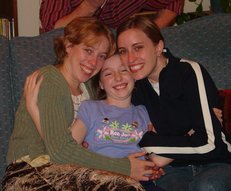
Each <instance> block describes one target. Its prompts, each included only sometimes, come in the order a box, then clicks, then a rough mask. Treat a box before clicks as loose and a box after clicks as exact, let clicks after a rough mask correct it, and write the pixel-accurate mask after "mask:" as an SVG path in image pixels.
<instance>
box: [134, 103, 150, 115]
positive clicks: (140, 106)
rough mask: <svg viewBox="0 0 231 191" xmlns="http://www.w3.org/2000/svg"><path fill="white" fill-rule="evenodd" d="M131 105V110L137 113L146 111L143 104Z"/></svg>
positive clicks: (145, 112)
mask: <svg viewBox="0 0 231 191" xmlns="http://www.w3.org/2000/svg"><path fill="white" fill-rule="evenodd" d="M132 107H133V110H135V111H136V112H138V113H141V114H145V115H146V114H147V113H148V112H147V109H146V107H145V106H144V105H136V106H135V105H133V106H132Z"/></svg>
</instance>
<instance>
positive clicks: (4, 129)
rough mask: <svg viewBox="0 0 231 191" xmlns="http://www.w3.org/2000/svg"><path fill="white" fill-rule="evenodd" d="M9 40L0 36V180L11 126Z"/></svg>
mask: <svg viewBox="0 0 231 191" xmlns="http://www.w3.org/2000/svg"><path fill="white" fill-rule="evenodd" d="M9 63H10V57H9V41H8V39H6V38H4V37H2V36H0V182H1V180H2V176H3V174H4V172H5V167H6V154H7V148H8V140H9V136H10V134H11V131H12V128H13V116H14V115H13V109H12V108H13V105H12V93H11V81H10V68H9V66H10V64H9Z"/></svg>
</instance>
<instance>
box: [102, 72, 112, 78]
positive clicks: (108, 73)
mask: <svg viewBox="0 0 231 191" xmlns="http://www.w3.org/2000/svg"><path fill="white" fill-rule="evenodd" d="M111 75H112V73H111V72H106V73H104V75H103V76H105V77H107V76H111Z"/></svg>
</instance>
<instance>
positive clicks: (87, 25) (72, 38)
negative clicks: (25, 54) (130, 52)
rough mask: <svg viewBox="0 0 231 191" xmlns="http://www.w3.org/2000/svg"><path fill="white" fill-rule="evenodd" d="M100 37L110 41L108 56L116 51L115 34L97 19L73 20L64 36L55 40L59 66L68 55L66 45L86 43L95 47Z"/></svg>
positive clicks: (65, 29)
mask: <svg viewBox="0 0 231 191" xmlns="http://www.w3.org/2000/svg"><path fill="white" fill-rule="evenodd" d="M100 36H105V37H106V38H107V39H108V41H109V50H108V56H110V55H112V54H113V53H114V51H115V49H116V45H115V39H114V36H113V33H112V32H111V31H110V30H109V28H108V27H106V26H105V25H104V24H103V23H102V22H100V21H99V20H97V18H95V17H79V18H76V19H74V20H72V21H71V22H70V23H69V24H68V25H67V26H66V27H65V28H64V34H63V36H60V37H58V38H56V39H55V40H54V50H55V53H56V57H57V61H56V62H57V64H62V63H63V61H64V58H65V56H66V55H67V53H66V49H65V43H66V42H70V43H72V44H73V45H77V44H80V43H84V44H86V45H87V46H91V45H94V44H96V43H98V42H99V41H100V38H98V37H100Z"/></svg>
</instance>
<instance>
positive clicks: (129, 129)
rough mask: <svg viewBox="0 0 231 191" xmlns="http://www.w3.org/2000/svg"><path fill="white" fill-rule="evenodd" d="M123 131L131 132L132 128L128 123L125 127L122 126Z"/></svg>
mask: <svg viewBox="0 0 231 191" xmlns="http://www.w3.org/2000/svg"><path fill="white" fill-rule="evenodd" d="M122 129H123V130H125V131H131V130H132V126H131V125H129V124H128V123H125V124H124V125H122Z"/></svg>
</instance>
